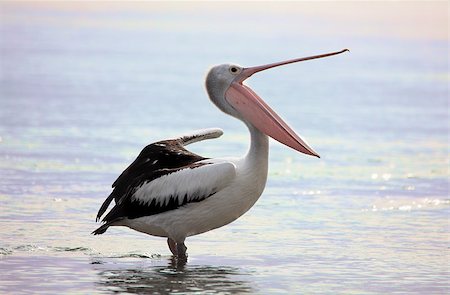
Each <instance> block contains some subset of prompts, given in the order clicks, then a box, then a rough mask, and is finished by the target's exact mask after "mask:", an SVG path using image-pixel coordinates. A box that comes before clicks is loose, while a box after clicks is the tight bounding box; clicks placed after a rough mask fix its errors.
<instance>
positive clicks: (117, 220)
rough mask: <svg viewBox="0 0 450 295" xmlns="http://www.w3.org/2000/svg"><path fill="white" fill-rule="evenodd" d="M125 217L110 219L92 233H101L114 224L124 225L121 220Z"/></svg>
mask: <svg viewBox="0 0 450 295" xmlns="http://www.w3.org/2000/svg"><path fill="white" fill-rule="evenodd" d="M123 219H124V218H123V217H119V218H116V219H114V220H111V221H108V222H106V223H105V224H102V226H100V227H99V228H97V229H96V230H94V231H93V232H92V233H91V234H93V235H101V234H103V233H104V232H105V231H106V230H107V229H108V228H109V227H110V226H113V225H123V224H122V223H121V222H120V221H121V220H123Z"/></svg>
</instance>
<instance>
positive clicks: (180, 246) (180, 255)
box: [177, 242, 187, 259]
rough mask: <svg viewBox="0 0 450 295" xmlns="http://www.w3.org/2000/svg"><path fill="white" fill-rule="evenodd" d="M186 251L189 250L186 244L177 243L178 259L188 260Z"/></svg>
mask: <svg viewBox="0 0 450 295" xmlns="http://www.w3.org/2000/svg"><path fill="white" fill-rule="evenodd" d="M186 250H187V247H186V246H185V245H184V242H182V243H177V253H178V255H177V256H178V258H183V259H185V258H187V254H186Z"/></svg>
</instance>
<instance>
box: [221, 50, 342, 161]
mask: <svg viewBox="0 0 450 295" xmlns="http://www.w3.org/2000/svg"><path fill="white" fill-rule="evenodd" d="M345 51H349V50H348V49H344V50H341V51H336V52H331V53H326V54H320V55H314V56H309V57H303V58H297V59H291V60H287V61H282V62H277V63H272V64H268V65H263V66H257V67H251V68H244V69H243V70H242V72H241V73H239V74H238V75H237V76H236V78H235V79H234V80H233V82H232V83H231V85H230V87H229V88H228V89H227V91H226V92H225V98H226V100H227V101H228V103H229V104H230V105H231V106H232V107H233V108H234V109H235V110H237V111H238V112H240V113H241V114H242V116H243V117H244V119H245V120H247V121H248V122H250V123H251V124H252V125H254V126H255V127H256V128H257V129H258V130H259V131H261V132H263V133H264V134H266V135H268V136H270V137H272V138H273V139H275V140H277V141H279V142H281V143H282V144H284V145H287V146H289V147H291V148H293V149H295V150H297V151H299V152H302V153H305V154H308V155H311V156H316V157H318V158H320V156H319V154H317V153H316V152H315V151H314V150H313V149H312V148H311V147H310V146H308V144H307V143H306V142H305V141H304V140H303V139H301V138H300V136H298V135H297V134H296V133H295V132H294V131H293V130H292V129H291V128H290V127H289V126H288V125H287V124H286V123H285V122H284V121H283V119H281V118H280V116H278V115H277V114H276V113H275V111H274V110H272V109H271V108H270V107H269V106H268V105H267V104H266V103H265V102H264V101H263V100H262V99H261V98H260V97H259V96H258V95H257V94H256V93H255V92H254V91H253V90H251V89H250V88H249V87H247V86H246V85H243V84H242V83H243V82H244V81H245V80H246V79H247V78H249V77H250V76H252V75H253V74H255V73H257V72H260V71H264V70H267V69H270V68H274V67H278V66H282V65H286V64H290V63H296V62H300V61H305V60H310V59H316V58H322V57H327V56H331V55H336V54H340V53H343V52H345Z"/></svg>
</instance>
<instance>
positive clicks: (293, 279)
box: [0, 2, 450, 294]
mask: <svg viewBox="0 0 450 295" xmlns="http://www.w3.org/2000/svg"><path fill="white" fill-rule="evenodd" d="M109 4H111V5H108V6H107V7H106V6H105V5H100V4H81V3H59V4H58V3H52V4H44V3H40V4H37V3H35V4H33V3H22V4H17V3H7V2H1V3H0V14H1V15H0V16H1V17H0V25H1V26H0V42H1V43H0V44H1V45H0V50H1V51H0V54H1V55H0V57H1V59H0V65H1V67H0V70H1V72H0V74H1V77H0V78H1V79H0V87H1V88H0V91H1V92H0V174H1V177H0V204H1V210H0V222H1V231H0V269H1V270H2V271H1V272H2V275H1V277H0V293H6V294H12V293H13V294H25V293H46V294H50V293H54V294H56V293H59V294H61V293H65V294H71V293H74V294H80V293H86V294H87V293H89V294H101V293H113V292H117V293H121V292H122V293H123V292H127V293H151V292H153V293H155V292H159V293H170V292H172V293H184V292H188V291H191V292H197V293H202V292H204V293H215V292H217V293H220V292H221V293H286V292H288V293H333V294H334V293H343V294H351V293H358V294H362V293H364V294H371V293H377V294H379V293H409V294H411V293H416V294H443V293H447V292H448V290H449V285H448V277H449V273H450V271H449V266H448V261H449V258H450V255H449V252H448V249H449V219H448V216H449V211H450V201H449V194H448V192H449V171H448V167H449V146H448V143H449V141H448V140H449V138H448V134H449V133H448V132H449V113H448V82H449V73H448V56H447V54H448V43H447V41H448V40H447V34H440V33H442V32H444V33H445V30H446V29H445V28H444V29H442V24H445V20H446V18H448V16H447V15H445V11H447V10H446V7H447V6H448V4H447V3H445V2H442V3H440V4H439V3H438V4H420V3H415V4H414V3H408V4H398V3H397V4H395V3H391V4H389V5H391V7H390V9H391V11H393V12H396V13H394V14H393V15H390V14H386V13H384V12H385V11H384V10H383V9H382V8H380V7H378V6H377V4H375V3H372V4H370V5H372V7H371V9H369V10H370V12H371V15H375V16H372V17H369V16H368V15H365V16H366V17H367V18H364V17H362V16H361V15H364V13H367V12H366V9H365V8H366V7H364V6H361V5H358V4H356V3H348V4H342V5H343V6H344V7H342V8H337V7H329V8H327V6H326V5H330V6H333V4H331V3H323V4H321V5H314V4H311V3H310V4H308V3H306V4H305V3H303V4H302V3H290V4H289V3H284V4H282V5H274V4H270V3H265V4H264V5H261V6H259V7H254V6H252V4H249V3H247V4H237V3H235V4H234V5H236V6H235V7H230V6H227V5H226V4H223V3H222V4H221V3H218V4H214V5H212V4H211V5H206V4H200V3H199V4H193V3H188V4H183V5H181V4H167V5H163V4H158V3H147V4H136V3H134V4H117V3H116V4H113V3H109ZM366 5H369V4H366ZM402 5H407V6H408V8H409V10H408V11H407V12H404V10H403V6H402ZM421 5H422V6H421ZM200 6H201V7H200ZM236 7H237V8H239V9H238V10H236ZM447 8H448V7H447ZM333 10H335V11H339V12H341V13H337V14H336V15H334V14H333V13H332V11H333ZM349 10H351V11H355V14H354V15H347V14H346V13H345V11H349ZM429 11H431V12H433V14H431V15H433V18H432V19H431V18H430V17H429V15H428V14H427V13H425V12H429ZM254 12H256V13H254ZM402 13H403V14H402ZM442 13H443V14H444V16H442ZM249 15H250V17H249ZM394 15H395V17H394ZM417 15H419V16H420V17H423V18H424V19H415V17H418V16H417ZM299 16H301V17H299ZM344 17H345V19H344ZM398 19H400V20H401V22H400V24H399V23H398V22H397V21H396V20H398ZM442 19H444V22H442ZM418 20H421V21H420V22H419V21H418ZM447 21H448V20H447ZM417 23H421V24H426V25H423V26H420V28H414V26H413V25H414V24H417ZM386 27H388V28H389V30H386V29H385V28H386ZM427 29H430V31H426V30H427ZM423 30H425V31H423ZM431 32H432V33H431ZM346 47H349V48H350V49H351V52H350V53H347V54H344V55H341V56H336V57H333V58H329V59H326V60H321V61H318V60H317V61H311V62H308V63H302V64H298V65H291V66H287V67H284V68H279V69H273V70H271V71H267V72H266V73H264V74H262V73H261V74H259V75H255V76H254V77H252V79H251V80H250V81H249V84H251V86H252V88H253V89H254V90H255V91H256V92H257V93H259V94H260V96H261V97H263V98H264V99H265V100H266V101H267V102H268V103H269V104H270V105H271V106H273V108H274V109H276V110H277V111H278V112H279V113H280V114H281V116H282V117H284V118H285V119H286V120H287V121H288V122H290V124H291V125H292V127H293V129H295V130H297V131H298V133H300V134H301V135H302V136H303V137H305V138H306V139H307V140H308V142H309V143H310V144H311V146H312V147H313V148H314V149H315V150H317V151H318V152H319V154H320V155H321V156H322V158H321V159H315V158H312V157H306V156H304V155H301V154H298V153H296V152H294V151H291V150H289V149H287V148H286V147H284V146H281V145H279V144H278V143H275V142H272V143H271V155H270V171H269V180H268V183H267V187H266V190H265V192H264V194H263V195H262V197H261V199H260V200H259V201H258V202H257V204H256V205H255V207H254V208H252V209H251V210H250V211H249V212H248V213H247V214H246V215H244V216H243V217H242V218H240V219H239V220H237V221H236V222H234V223H232V224H230V225H228V226H226V227H223V228H220V229H217V230H215V231H212V232H208V233H205V234H203V235H199V236H195V237H191V238H189V239H188V240H187V246H188V252H189V260H188V262H187V264H185V265H184V264H180V263H177V262H176V261H174V260H173V259H172V257H171V256H170V255H169V251H168V249H167V246H166V243H165V240H163V239H160V238H154V237H150V236H146V235H143V234H140V233H136V232H133V231H131V230H129V229H125V228H114V229H110V230H109V231H108V232H107V234H105V235H102V236H91V235H90V232H91V231H92V230H93V229H95V228H96V226H97V224H95V215H96V212H97V210H98V207H99V206H100V205H101V203H102V201H103V200H104V198H105V197H106V196H107V195H108V194H109V192H110V185H111V183H112V182H113V181H114V180H115V178H116V177H117V176H118V175H119V173H120V172H121V171H122V170H123V169H124V168H125V167H126V166H127V165H128V164H129V163H130V161H132V160H133V159H134V157H135V156H136V155H137V154H138V152H139V151H140V149H141V148H142V147H143V146H145V145H146V144H148V143H150V142H152V141H156V140H159V139H162V138H167V137H171V136H176V135H178V134H183V133H186V132H189V131H190V130H194V129H201V128H208V127H221V128H223V129H224V130H225V135H224V136H223V137H222V138H221V139H217V140H213V141H209V142H204V143H201V144H197V145H193V146H192V150H193V151H195V152H197V153H200V154H202V155H205V156H210V157H220V156H229V155H239V154H243V153H244V152H245V150H246V148H247V145H248V134H247V131H246V129H245V127H244V126H242V124H241V123H240V122H237V121H236V120H233V119H231V118H229V117H227V116H225V115H223V114H221V113H220V112H219V111H217V110H216V109H215V107H214V106H213V105H212V104H210V103H209V101H208V100H207V98H206V93H205V91H204V89H203V85H202V83H203V80H202V79H203V76H204V74H205V72H206V70H207V68H208V67H210V66H211V65H214V64H217V63H222V62H228V61H235V62H238V63H241V64H243V65H257V64H263V63H268V62H273V61H277V60H281V59H285V58H292V57H298V56H304V55H310V54H317V53H323V52H327V51H332V50H339V49H341V48H346Z"/></svg>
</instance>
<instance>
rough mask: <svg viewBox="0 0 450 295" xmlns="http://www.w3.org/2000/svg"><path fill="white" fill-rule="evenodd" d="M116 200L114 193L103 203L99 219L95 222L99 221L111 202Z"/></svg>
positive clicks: (99, 211) (98, 215) (98, 214)
mask: <svg viewBox="0 0 450 295" xmlns="http://www.w3.org/2000/svg"><path fill="white" fill-rule="evenodd" d="M113 199H114V195H113V193H111V194H110V195H109V196H108V198H106V200H105V201H104V202H103V204H102V206H101V207H100V210H98V213H97V218H96V219H95V221H99V220H100V217H101V216H102V215H103V213H105V211H106V209H108V206H109V204H111V201H112V200H113Z"/></svg>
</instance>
